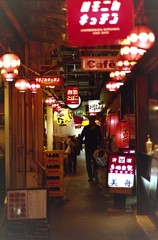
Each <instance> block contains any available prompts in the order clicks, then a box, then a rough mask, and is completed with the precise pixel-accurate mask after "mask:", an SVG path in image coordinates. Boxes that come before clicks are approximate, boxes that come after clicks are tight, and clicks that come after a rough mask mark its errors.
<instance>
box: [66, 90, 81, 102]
mask: <svg viewBox="0 0 158 240" xmlns="http://www.w3.org/2000/svg"><path fill="white" fill-rule="evenodd" d="M78 103H79V89H78V87H77V86H67V87H66V104H78Z"/></svg>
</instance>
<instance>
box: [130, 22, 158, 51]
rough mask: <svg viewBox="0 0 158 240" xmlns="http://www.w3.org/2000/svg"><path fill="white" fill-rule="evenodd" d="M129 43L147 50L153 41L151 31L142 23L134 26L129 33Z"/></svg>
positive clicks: (153, 37) (153, 36)
mask: <svg viewBox="0 0 158 240" xmlns="http://www.w3.org/2000/svg"><path fill="white" fill-rule="evenodd" d="M129 39H130V42H131V45H133V46H135V47H137V48H141V49H145V50H148V49H150V48H151V47H152V46H153V45H154V43H155V35H154V33H153V31H152V30H151V29H150V28H148V27H147V26H144V25H138V26H135V27H134V28H133V29H132V31H131V32H130V34H129Z"/></svg>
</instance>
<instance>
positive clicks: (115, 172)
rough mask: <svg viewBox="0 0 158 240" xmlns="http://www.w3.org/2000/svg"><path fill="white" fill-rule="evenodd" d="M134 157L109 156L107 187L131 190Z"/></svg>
mask: <svg viewBox="0 0 158 240" xmlns="http://www.w3.org/2000/svg"><path fill="white" fill-rule="evenodd" d="M134 165H135V157H134V155H132V154H131V155H118V154H110V155H109V167H108V186H109V187H111V188H132V187H133V186H134Z"/></svg>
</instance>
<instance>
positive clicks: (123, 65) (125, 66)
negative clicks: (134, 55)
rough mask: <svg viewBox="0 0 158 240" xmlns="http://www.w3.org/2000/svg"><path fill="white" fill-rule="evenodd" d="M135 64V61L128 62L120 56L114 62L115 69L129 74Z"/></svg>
mask: <svg viewBox="0 0 158 240" xmlns="http://www.w3.org/2000/svg"><path fill="white" fill-rule="evenodd" d="M136 63H137V62H136V61H132V62H130V61H128V60H127V59H124V58H123V57H122V56H120V57H119V59H118V60H117V62H116V65H117V68H118V69H119V70H121V71H125V72H131V69H132V68H133V66H134V65H135V64H136Z"/></svg>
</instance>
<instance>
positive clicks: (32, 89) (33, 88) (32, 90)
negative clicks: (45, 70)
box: [29, 80, 41, 93]
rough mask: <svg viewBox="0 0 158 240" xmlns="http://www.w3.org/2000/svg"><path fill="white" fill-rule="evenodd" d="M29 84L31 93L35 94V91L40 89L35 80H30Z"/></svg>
mask: <svg viewBox="0 0 158 240" xmlns="http://www.w3.org/2000/svg"><path fill="white" fill-rule="evenodd" d="M29 83H30V90H31V92H32V93H37V90H38V89H39V88H40V87H41V86H40V84H39V83H37V82H36V80H31V81H30V82H29Z"/></svg>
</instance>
